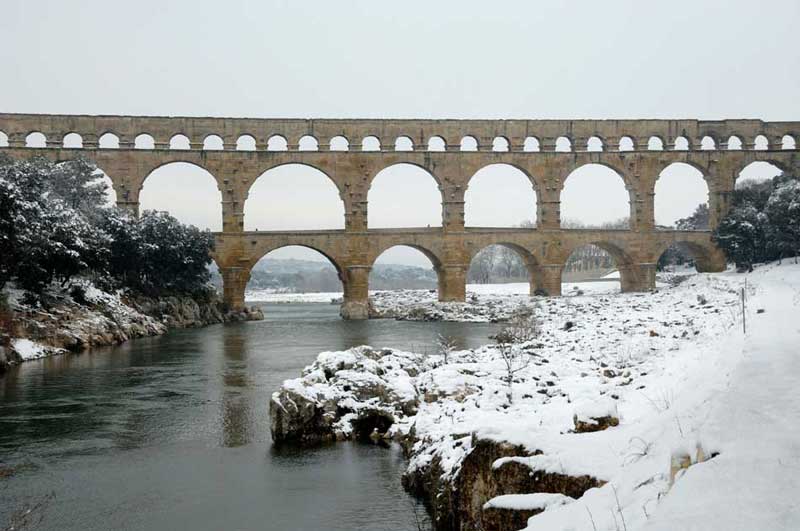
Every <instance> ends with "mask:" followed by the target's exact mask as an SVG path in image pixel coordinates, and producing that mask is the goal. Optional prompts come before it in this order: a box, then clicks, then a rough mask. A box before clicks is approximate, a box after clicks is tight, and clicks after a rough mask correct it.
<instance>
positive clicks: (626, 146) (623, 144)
mask: <svg viewBox="0 0 800 531" xmlns="http://www.w3.org/2000/svg"><path fill="white" fill-rule="evenodd" d="M635 149H636V143H635V142H634V141H633V138H631V137H629V136H623V137H622V138H620V139H619V150H620V151H633V150H635Z"/></svg>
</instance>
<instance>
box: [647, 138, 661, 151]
mask: <svg viewBox="0 0 800 531" xmlns="http://www.w3.org/2000/svg"><path fill="white" fill-rule="evenodd" d="M647 150H648V151H664V140H662V139H661V137H658V136H655V135H653V136H651V137H650V138H649V139H648V140H647Z"/></svg>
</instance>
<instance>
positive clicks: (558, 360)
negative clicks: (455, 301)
mask: <svg viewBox="0 0 800 531" xmlns="http://www.w3.org/2000/svg"><path fill="white" fill-rule="evenodd" d="M745 279H747V299H748V304H747V314H746V318H747V325H748V329H747V333H746V334H745V333H743V332H742V313H741V299H740V291H741V289H742V288H743V287H744V281H745ZM594 284H597V285H599V286H608V284H610V283H606V282H598V283H594ZM584 285H585V284H584ZM523 286H524V289H525V290H527V285H516V286H515V285H503V286H502V290H505V294H506V295H505V296H506V297H507V298H509V299H511V302H508V301H506V302H498V304H506V305H510V306H514V305H515V304H518V302H519V301H516V300H515V296H519V297H524V296H525V291H522V290H523ZM480 289H485V290H487V291H486V292H484V293H478V296H479V297H480V296H481V295H485V296H487V297H498V300H499V299H500V298H502V296H501V295H499V294H496V292H495V293H491V294H490V293H489V292H488V291H489V290H491V289H498V288H483V287H482V288H480ZM480 289H479V290H477V291H478V292H479V291H480ZM515 290H517V291H516V293H515ZM474 292H475V291H474V290H473V293H474ZM565 292H566V290H565ZM433 296H434V294H431V297H433ZM528 303H530V301H529V302H528ZM534 306H535V307H536V315H537V316H538V318H539V320H540V329H541V335H540V336H539V337H538V338H537V339H536V340H534V341H532V342H530V343H527V344H525V345H523V346H522V348H523V349H524V350H525V352H527V353H528V355H529V356H530V359H531V363H530V364H529V365H528V366H527V367H526V368H525V369H524V370H522V371H520V372H518V373H517V374H516V375H515V383H514V385H513V388H512V389H513V402H512V403H511V404H509V403H508V401H507V399H506V390H507V387H506V383H505V374H506V373H505V368H504V364H503V363H502V359H501V356H500V354H499V352H498V349H497V348H496V347H494V346H491V345H488V346H485V347H481V348H479V349H475V350H466V351H459V352H453V353H451V354H450V355H449V358H448V363H447V364H444V363H443V359H442V357H441V356H438V355H427V356H426V355H423V354H417V353H408V352H400V351H395V350H389V349H387V350H384V351H382V354H381V355H380V356H377V355H375V353H374V352H373V354H372V355H371V356H372V357H371V359H370V363H367V362H366V361H364V360H363V359H362V358H364V352H365V351H363V350H359V349H351V350H349V351H344V352H340V353H325V354H322V355H320V359H319V360H318V361H317V362H316V363H315V364H314V365H312V366H311V367H310V368H309V369H307V370H306V371H305V373H304V374H305V375H304V376H303V377H302V378H300V379H296V380H294V381H290V382H287V383H286V384H285V385H289V386H290V387H292V388H294V389H299V390H302V391H303V392H305V393H312V392H313V393H318V394H321V395H325V394H327V396H332V395H335V394H337V393H340V394H341V390H342V389H343V388H344V386H349V385H350V382H351V381H358V379H359V378H361V376H359V375H358V373H359V372H360V371H363V370H365V369H366V368H368V370H369V372H370V373H371V374H372V375H373V376H375V375H378V376H379V378H378V379H372V380H370V381H371V382H372V383H373V384H376V383H378V382H380V385H383V386H388V387H389V388H391V389H393V390H395V389H396V391H393V392H396V393H397V394H398V395H402V397H403V400H405V401H408V400H409V399H410V398H411V397H412V396H414V395H415V394H416V396H417V398H418V408H417V411H416V413H415V414H404V413H403V412H402V411H400V408H394V409H393V415H394V418H395V419H396V421H395V424H394V425H393V426H392V427H391V429H390V431H391V432H392V434H393V435H397V436H403V435H405V434H408V433H410V432H411V430H412V428H413V430H414V434H415V438H416V441H417V442H416V443H415V444H414V447H413V448H412V451H411V457H410V461H409V469H410V470H416V469H421V468H424V467H426V466H427V465H429V464H430V463H431V462H432V461H433V460H434V459H436V460H438V461H439V465H440V466H441V469H442V471H443V475H444V477H445V478H448V477H452V476H453V475H454V474H456V473H457V472H458V470H459V466H460V463H461V462H462V461H463V459H464V457H465V456H467V455H468V454H469V452H470V451H471V449H472V441H474V440H476V439H481V438H482V439H490V440H495V441H498V442H500V441H504V442H508V443H511V444H514V445H520V446H522V447H524V448H526V449H527V451H528V453H527V454H526V455H520V456H516V457H508V458H504V459H501V460H498V461H496V462H495V463H494V466H495V467H500V466H502V465H503V464H504V463H505V462H508V461H515V462H517V463H520V464H524V465H526V466H528V467H530V468H531V470H532V471H535V470H540V471H546V472H552V473H559V474H566V475H571V476H580V475H590V476H592V477H595V478H597V479H599V480H601V481H604V482H606V483H605V485H604V486H602V487H600V488H595V489H590V490H589V491H587V492H586V493H585V494H584V495H583V496H582V497H581V498H580V499H578V500H576V501H574V502H571V503H566V504H563V505H561V504H549V505H548V510H546V511H544V512H542V513H540V514H537V515H536V516H534V517H532V518H531V519H530V520H529V523H528V527H527V528H526V529H527V531H536V530H565V531H566V530H580V529H596V530H598V531H602V530H617V529H629V530H633V529H647V530H673V529H697V530H703V531H718V530H719V531H722V530H725V531H728V530H739V529H741V530H752V529H759V530H763V529H768V530H784V529H785V530H789V529H798V528H800V505H798V504H797V502H796V496H797V493H798V492H800V479H798V478H800V422H798V421H800V393H798V392H797V389H800V370H798V369H797V361H798V355H799V354H800V319H798V317H797V316H798V309H799V308H798V306H800V265H795V264H789V263H786V262H784V264H783V265H777V264H772V265H767V266H764V267H761V268H757V269H756V271H755V272H754V273H751V274H749V275H747V276H745V275H739V274H735V273H733V272H726V273H718V274H696V275H691V276H688V277H686V278H685V280H683V281H682V282H679V283H676V284H675V285H672V286H664V285H661V286H660V287H659V289H658V290H657V291H656V292H654V293H647V294H619V293H608V292H604V291H602V290H600V291H599V292H593V293H586V292H584V294H583V295H571V296H565V297H560V298H536V299H535V300H534ZM758 310H764V311H763V312H759V311H758ZM467 317H469V316H468V315H467ZM567 322H571V323H572V325H571V326H565V325H566V323H567ZM428 350H429V351H434V350H435V348H433V347H431V348H429V349H428ZM340 365H341V368H338V367H339V366H340ZM323 366H324V367H327V368H328V374H329V375H330V377H326V376H325V375H324V374H322V376H321V378H322V379H320V374H321V372H320V371H322V372H324V371H323ZM315 375H316V376H315ZM321 382H324V383H321ZM348 388H349V387H348ZM362 389H363V386H362ZM347 400H348V401H349V402H348V407H349V408H350V409H353V408H352V406H353V405H354V404H355V405H356V406H359V407H366V406H365V404H368V403H369V401H370V398H369V396H356V395H354V394H353V393H350V394H349V395H348V396H347ZM607 415H614V416H616V417H618V418H619V419H620V424H619V426H616V427H611V428H608V429H606V430H604V431H597V432H592V433H575V432H574V425H573V417H578V418H579V419H587V420H588V419H592V418H598V417H602V416H607ZM346 423H347V419H343V421H342V425H344V424H346ZM534 453H536V455H534ZM533 494H535V493H530V494H526V495H525V496H529V495H533ZM524 500H525V498H508V499H506V498H505V497H502V498H500V499H495V500H492V501H491V502H490V503H493V504H508V506H509V507H511V506H512V505H513V504H514V503H519V504H520V505H519V506H520V507H521V505H522V504H524V503H525V501H524ZM535 500H537V498H535V497H534V498H530V499H529V500H528V502H529V503H530V504H533V503H534V502H535ZM623 521H624V525H623V523H622V522H623Z"/></svg>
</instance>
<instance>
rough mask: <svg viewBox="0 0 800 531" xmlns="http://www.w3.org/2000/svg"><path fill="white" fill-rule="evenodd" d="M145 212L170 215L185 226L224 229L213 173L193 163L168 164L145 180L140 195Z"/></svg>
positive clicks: (220, 194)
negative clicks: (157, 211)
mask: <svg viewBox="0 0 800 531" xmlns="http://www.w3.org/2000/svg"><path fill="white" fill-rule="evenodd" d="M139 204H140V206H141V209H142V210H160V211H166V212H169V213H170V215H172V216H173V217H175V218H177V219H178V220H179V221H181V222H182V223H187V224H190V225H194V226H196V227H198V228H200V229H209V230H212V231H221V230H222V193H221V192H220V191H219V185H218V183H217V180H216V179H215V178H214V176H213V175H211V173H210V172H209V171H208V170H206V169H205V168H203V167H202V166H199V165H197V164H194V163H191V162H168V163H166V164H162V165H160V166H157V167H156V168H154V169H153V170H152V171H151V172H150V173H149V174H148V175H147V177H145V179H144V181H143V182H142V186H141V189H140V192H139Z"/></svg>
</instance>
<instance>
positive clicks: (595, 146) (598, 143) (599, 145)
mask: <svg viewBox="0 0 800 531" xmlns="http://www.w3.org/2000/svg"><path fill="white" fill-rule="evenodd" d="M586 151H603V141H602V140H601V139H600V137H599V136H592V137H589V140H587V141H586Z"/></svg>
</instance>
